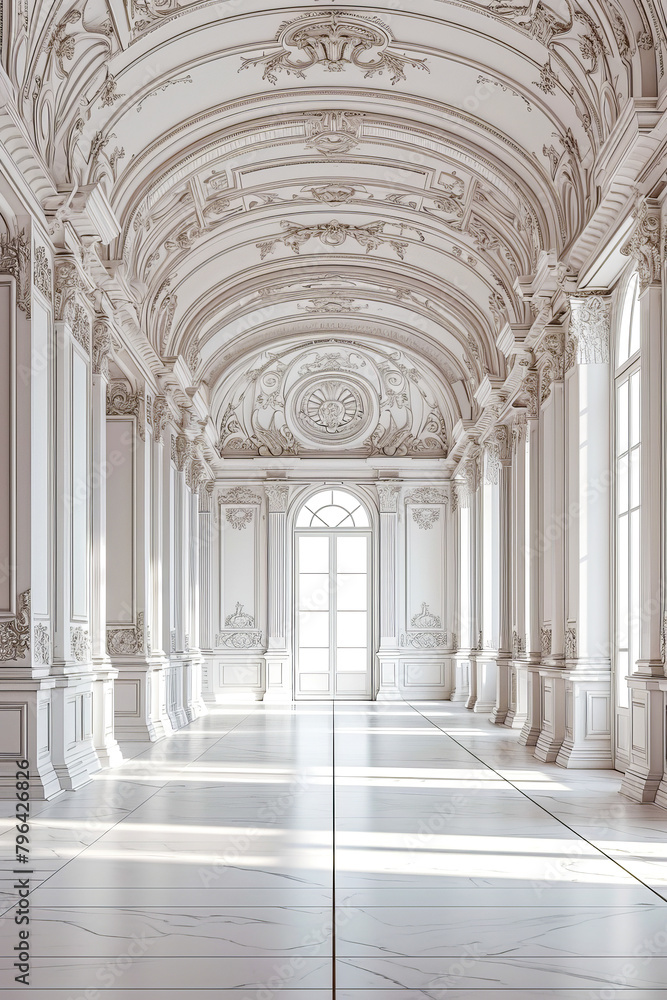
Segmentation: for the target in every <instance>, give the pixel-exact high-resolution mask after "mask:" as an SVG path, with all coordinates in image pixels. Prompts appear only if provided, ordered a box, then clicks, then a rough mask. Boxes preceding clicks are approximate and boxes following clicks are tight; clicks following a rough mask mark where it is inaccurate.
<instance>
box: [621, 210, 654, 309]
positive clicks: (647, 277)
mask: <svg viewBox="0 0 667 1000" xmlns="http://www.w3.org/2000/svg"><path fill="white" fill-rule="evenodd" d="M660 212H661V208H660V203H659V202H658V201H656V200H655V199H653V198H644V199H642V200H641V201H640V202H639V203H638V204H637V207H636V208H635V210H634V212H633V213H632V216H633V218H634V220H635V228H634V229H633V231H632V234H631V236H630V239H629V240H628V241H627V243H625V244H624V245H623V246H622V247H621V253H622V254H623V256H624V257H632V259H633V260H634V261H635V263H636V265H637V271H638V273H639V290H640V294H641V293H642V292H645V291H646V289H647V288H649V287H650V286H651V285H658V284H660V280H661V271H662V258H663V247H662V237H661V229H662V226H661V219H660Z"/></svg>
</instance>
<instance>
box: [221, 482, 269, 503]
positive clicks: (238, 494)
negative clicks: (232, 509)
mask: <svg viewBox="0 0 667 1000" xmlns="http://www.w3.org/2000/svg"><path fill="white" fill-rule="evenodd" d="M218 500H219V503H221V504H244V505H247V504H260V503H261V502H262V498H261V497H260V496H258V494H257V493H253V491H252V490H250V489H248V487H247V486H233V487H232V489H230V490H225V492H224V493H221V494H220V496H219V498H218Z"/></svg>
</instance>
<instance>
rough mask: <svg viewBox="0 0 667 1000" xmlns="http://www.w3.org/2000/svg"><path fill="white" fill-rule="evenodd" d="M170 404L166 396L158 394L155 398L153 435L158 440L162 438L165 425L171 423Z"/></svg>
mask: <svg viewBox="0 0 667 1000" xmlns="http://www.w3.org/2000/svg"><path fill="white" fill-rule="evenodd" d="M169 416H170V413H169V404H168V402H167V397H166V396H156V397H155V399H154V400H153V435H154V437H155V440H156V441H161V440H162V435H163V434H164V430H165V427H166V426H167V424H168V423H169Z"/></svg>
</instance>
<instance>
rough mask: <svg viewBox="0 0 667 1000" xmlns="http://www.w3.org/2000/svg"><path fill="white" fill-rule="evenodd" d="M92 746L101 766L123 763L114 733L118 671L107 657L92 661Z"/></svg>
mask: <svg viewBox="0 0 667 1000" xmlns="http://www.w3.org/2000/svg"><path fill="white" fill-rule="evenodd" d="M93 663H94V666H95V681H94V683H93V746H94V748H95V753H96V754H97V756H98V757H99V761H100V764H101V765H102V767H105V768H106V767H118V765H119V764H122V763H123V759H124V758H123V752H122V750H121V748H120V747H119V745H118V742H117V740H116V736H115V733H114V708H113V695H114V682H115V680H116V677H117V676H118V671H117V670H114V669H113V667H112V666H111V661H110V660H108V659H100V660H94V661H93Z"/></svg>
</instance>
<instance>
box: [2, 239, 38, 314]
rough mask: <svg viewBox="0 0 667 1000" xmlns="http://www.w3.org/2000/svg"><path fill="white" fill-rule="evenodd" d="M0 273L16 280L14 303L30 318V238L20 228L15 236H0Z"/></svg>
mask: <svg viewBox="0 0 667 1000" xmlns="http://www.w3.org/2000/svg"><path fill="white" fill-rule="evenodd" d="M0 274H11V275H12V277H13V278H14V279H15V281H16V303H17V305H18V307H19V309H21V311H22V312H24V313H25V315H26V319H30V300H31V295H30V292H31V285H30V240H29V239H28V237H27V236H26V234H25V229H22V230H21V232H20V233H17V234H16V236H0Z"/></svg>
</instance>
